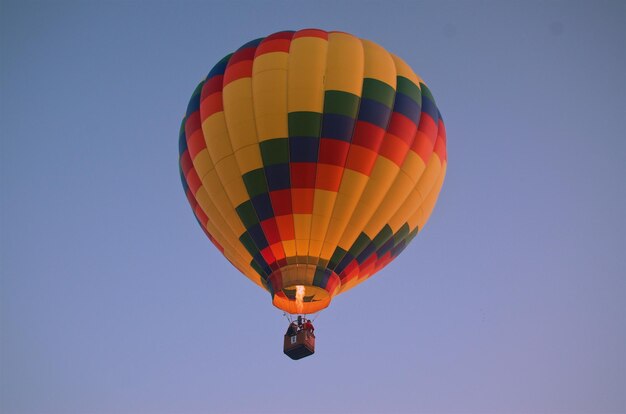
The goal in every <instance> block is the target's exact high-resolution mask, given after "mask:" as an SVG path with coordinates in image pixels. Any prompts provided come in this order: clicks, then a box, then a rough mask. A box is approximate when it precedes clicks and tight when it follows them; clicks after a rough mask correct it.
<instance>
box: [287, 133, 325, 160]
mask: <svg viewBox="0 0 626 414" xmlns="http://www.w3.org/2000/svg"><path fill="white" fill-rule="evenodd" d="M319 142H320V139H319V138H317V137H289V161H290V162H317V151H318V149H319Z"/></svg>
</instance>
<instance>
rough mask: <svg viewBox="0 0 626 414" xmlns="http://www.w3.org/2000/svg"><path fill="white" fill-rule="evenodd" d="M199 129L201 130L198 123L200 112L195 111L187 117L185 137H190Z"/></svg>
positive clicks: (200, 125)
mask: <svg viewBox="0 0 626 414" xmlns="http://www.w3.org/2000/svg"><path fill="white" fill-rule="evenodd" d="M199 129H202V124H201V123H200V112H199V111H196V112H193V113H192V114H191V115H189V116H188V117H187V120H186V121H185V135H186V136H187V137H190V136H191V135H192V134H193V133H194V132H196V131H197V130H199Z"/></svg>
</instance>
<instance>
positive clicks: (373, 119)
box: [359, 99, 391, 129]
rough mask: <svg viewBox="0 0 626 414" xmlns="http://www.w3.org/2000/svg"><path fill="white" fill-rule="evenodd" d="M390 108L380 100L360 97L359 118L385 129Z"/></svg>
mask: <svg viewBox="0 0 626 414" xmlns="http://www.w3.org/2000/svg"><path fill="white" fill-rule="evenodd" d="M390 115H391V109H389V108H387V107H386V106H385V105H383V104H381V103H380V102H377V101H373V100H371V99H361V107H360V108H359V120H360V121H366V122H369V123H370V124H374V125H376V126H378V127H380V128H383V129H387V124H388V123H389V116H390Z"/></svg>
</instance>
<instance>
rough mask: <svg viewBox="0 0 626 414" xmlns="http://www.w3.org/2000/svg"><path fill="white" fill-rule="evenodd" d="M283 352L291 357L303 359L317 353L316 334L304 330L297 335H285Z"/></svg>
mask: <svg viewBox="0 0 626 414" xmlns="http://www.w3.org/2000/svg"><path fill="white" fill-rule="evenodd" d="M283 352H284V353H285V355H287V356H288V357H289V358H291V359H302V358H305V357H308V356H309V355H313V354H314V353H315V335H314V334H313V333H312V332H309V331H306V330H303V331H300V332H298V333H297V334H295V335H291V336H290V335H285V344H284V347H283Z"/></svg>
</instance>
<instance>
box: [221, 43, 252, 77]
mask: <svg viewBox="0 0 626 414" xmlns="http://www.w3.org/2000/svg"><path fill="white" fill-rule="evenodd" d="M255 52H256V47H247V48H245V49H239V50H238V51H236V52H235V53H234V54H233V55H232V56H231V57H230V59H228V64H227V65H226V72H228V71H229V70H230V69H231V68H232V67H233V66H235V65H236V64H237V63H239V62H244V61H246V60H253V59H254V53H255Z"/></svg>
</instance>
